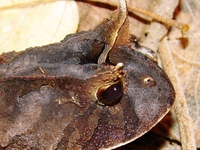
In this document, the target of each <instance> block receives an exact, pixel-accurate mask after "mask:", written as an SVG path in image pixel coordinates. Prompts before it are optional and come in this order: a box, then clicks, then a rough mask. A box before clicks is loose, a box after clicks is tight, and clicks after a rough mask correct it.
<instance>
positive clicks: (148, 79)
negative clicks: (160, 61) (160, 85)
mask: <svg viewBox="0 0 200 150" xmlns="http://www.w3.org/2000/svg"><path fill="white" fill-rule="evenodd" d="M142 83H143V85H145V86H147V87H154V86H155V85H156V81H155V80H154V79H153V78H152V77H151V76H145V77H143V78H142Z"/></svg>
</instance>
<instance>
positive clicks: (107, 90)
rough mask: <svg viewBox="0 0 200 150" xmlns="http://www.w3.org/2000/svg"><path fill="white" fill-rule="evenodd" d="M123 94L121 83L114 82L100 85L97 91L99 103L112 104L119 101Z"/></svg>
mask: <svg viewBox="0 0 200 150" xmlns="http://www.w3.org/2000/svg"><path fill="white" fill-rule="evenodd" d="M122 94H123V87H122V84H120V83H116V84H112V85H110V86H107V87H100V88H99V89H98V92H97V98H98V103H99V104H100V105H114V104H116V103H117V102H119V100H120V98H121V96H122Z"/></svg>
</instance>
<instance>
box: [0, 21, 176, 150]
mask: <svg viewBox="0 0 200 150" xmlns="http://www.w3.org/2000/svg"><path fill="white" fill-rule="evenodd" d="M110 27H112V22H111V21H110V20H108V21H104V22H103V23H102V24H100V25H99V26H97V27H96V28H95V29H94V30H91V31H87V32H80V33H77V34H72V35H68V36H66V38H65V39H64V40H62V41H61V42H59V43H55V44H50V45H46V46H42V47H34V48H28V49H26V50H25V51H23V52H19V53H15V52H11V53H4V54H1V55H0V63H1V64H0V108H1V109H0V149H12V148H14V149H48V150H49V149H60V150H63V149H69V150H73V149H76V150H77V149H86V150H88V149H91V150H95V149H104V148H114V147H118V146H120V145H122V144H126V143H128V142H130V141H133V140H134V139H136V138H138V137H140V136H141V135H142V134H144V133H146V132H147V131H148V130H150V129H151V128H152V127H153V126H154V125H155V124H156V123H157V122H158V121H159V120H160V119H161V118H162V117H163V116H164V115H165V114H166V113H167V112H168V111H169V109H170V107H171V105H172V104H173V101H174V97H175V93H174V89H173V87H172V85H171V83H170V81H169V79H168V77H167V75H166V74H165V73H164V72H163V70H162V69H161V68H159V67H158V66H157V64H156V63H155V62H154V61H152V60H151V59H149V58H148V57H146V56H145V55H143V54H141V53H139V52H137V51H134V50H132V49H131V48H130V46H129V45H126V44H124V45H123V44H120V45H117V46H115V48H114V49H112V50H111V51H110V52H109V54H108V56H107V59H106V63H105V64H98V63H97V61H98V58H99V56H100V54H101V53H102V52H103V50H104V47H105V45H106V44H109V43H107V41H106V38H105V37H108V36H109V28H110ZM119 63H123V66H120V67H119ZM110 66H113V67H110ZM117 66H118V67H117ZM41 69H42V70H41ZM118 82H120V83H121V86H122V89H123V91H122V92H123V94H122V96H121V97H120V99H119V100H118V101H117V102H116V103H114V104H113V105H102V104H101V105H100V103H99V102H98V99H97V95H96V93H97V91H98V89H99V88H101V87H104V86H105V87H107V85H112V84H114V83H118Z"/></svg>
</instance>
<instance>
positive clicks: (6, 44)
mask: <svg viewBox="0 0 200 150" xmlns="http://www.w3.org/2000/svg"><path fill="white" fill-rule="evenodd" d="M36 2H37V1H35V0H32V1H30V0H15V1H13V0H2V1H1V4H0V5H1V6H0V7H1V8H0V16H1V18H0V19H1V21H0V35H1V36H0V38H1V39H0V41H1V42H0V51H1V52H3V51H4V52H5V51H11V50H16V51H19V50H23V49H25V48H28V47H32V46H40V45H45V44H49V43H54V42H58V41H60V40H62V39H63V38H64V37H65V36H66V35H67V34H69V33H74V32H76V30H77V27H78V20H79V17H78V11H77V6H76V3H75V2H73V1H54V2H51V3H50V2H49V3H48V0H44V1H42V2H43V3H42V2H38V3H36ZM44 2H46V3H44ZM24 4H26V5H24ZM8 6H10V8H9V9H4V10H3V8H5V7H8ZM21 6H23V7H21Z"/></svg>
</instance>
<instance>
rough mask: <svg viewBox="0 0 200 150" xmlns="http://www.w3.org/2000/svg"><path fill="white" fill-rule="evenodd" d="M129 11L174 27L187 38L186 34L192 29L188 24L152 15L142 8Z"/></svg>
mask: <svg viewBox="0 0 200 150" xmlns="http://www.w3.org/2000/svg"><path fill="white" fill-rule="evenodd" d="M128 9H129V11H131V12H138V13H141V14H144V15H146V16H149V17H151V18H153V19H154V20H157V21H159V22H162V23H164V24H167V25H169V26H174V27H176V28H178V29H180V30H181V33H182V35H183V37H185V35H186V32H187V31H188V30H189V29H190V27H189V25H188V24H184V23H181V22H178V21H176V20H173V19H169V18H165V17H163V16H160V15H158V14H155V13H152V12H150V11H147V10H145V9H142V8H138V7H129V8H128Z"/></svg>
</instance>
